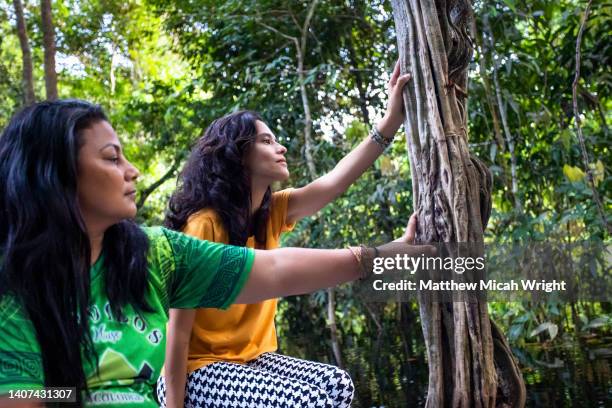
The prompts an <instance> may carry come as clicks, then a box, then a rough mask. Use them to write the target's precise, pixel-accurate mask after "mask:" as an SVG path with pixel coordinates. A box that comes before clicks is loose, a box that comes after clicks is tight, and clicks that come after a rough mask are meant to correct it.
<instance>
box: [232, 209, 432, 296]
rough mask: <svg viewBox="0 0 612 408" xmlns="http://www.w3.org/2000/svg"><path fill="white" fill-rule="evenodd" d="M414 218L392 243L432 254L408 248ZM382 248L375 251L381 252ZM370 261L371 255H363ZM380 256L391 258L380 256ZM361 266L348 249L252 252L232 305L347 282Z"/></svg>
mask: <svg viewBox="0 0 612 408" xmlns="http://www.w3.org/2000/svg"><path fill="white" fill-rule="evenodd" d="M416 224H417V223H416V215H413V216H412V217H410V220H409V222H408V225H407V227H406V231H405V232H404V235H403V236H402V237H401V238H399V239H397V240H395V241H394V242H396V243H404V244H405V246H404V247H403V248H402V247H401V246H398V245H396V246H394V250H397V249H398V248H401V252H402V253H406V254H408V255H409V256H420V255H421V254H432V253H433V251H435V249H434V247H431V246H428V245H410V243H412V242H413V241H414V236H415V232H416ZM383 247H384V246H383ZM383 247H378V248H379V249H380V248H383ZM364 255H367V256H368V257H372V256H373V253H369V254H364ZM379 255H380V256H383V257H384V256H391V255H392V254H387V253H385V252H380V254H379ZM362 271H363V270H362V266H361V265H360V264H359V262H358V261H357V259H356V257H355V256H354V255H353V253H352V252H351V251H350V250H349V249H305V248H281V249H272V250H263V251H262V250H258V251H255V261H254V262H253V267H252V269H251V273H250V275H249V279H248V280H247V282H246V284H245V286H244V288H243V289H242V292H241V293H240V295H239V296H238V298H237V299H236V301H235V303H255V302H260V301H262V300H264V299H271V298H276V297H280V296H291V295H300V294H303V293H310V292H314V291H315V290H319V289H324V288H328V287H331V286H335V285H338V284H340V283H344V282H349V281H352V280H355V279H358V278H359V277H361V276H362Z"/></svg>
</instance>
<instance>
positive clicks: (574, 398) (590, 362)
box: [347, 338, 612, 408]
mask: <svg viewBox="0 0 612 408" xmlns="http://www.w3.org/2000/svg"><path fill="white" fill-rule="evenodd" d="M513 351H514V353H515V356H516V357H517V358H518V359H519V361H520V365H521V367H522V369H523V376H524V378H525V382H526V385H527V407H589V408H590V407H610V408H612V338H604V339H582V340H580V341H566V342H562V341H557V342H555V343H553V344H552V345H548V346H543V345H540V344H534V345H532V346H527V347H525V348H523V349H514V350H513ZM393 356H396V357H397V358H394V357H393ZM354 357H356V356H354ZM401 357H402V350H400V349H399V348H396V347H391V348H390V349H385V352H384V353H383V354H379V355H378V357H374V358H371V359H368V360H370V361H369V363H370V364H371V363H373V362H374V361H377V363H376V364H377V367H376V370H375V371H374V370H373V371H370V372H369V373H366V372H364V371H361V372H359V370H357V371H353V369H355V368H357V367H356V366H355V365H353V367H347V369H348V370H349V371H352V372H351V375H352V377H353V380H354V381H355V385H356V389H357V396H356V401H355V402H354V404H353V407H385V408H395V407H422V406H424V405H425V395H426V389H427V363H426V361H425V359H424V356H423V355H420V356H418V355H417V356H414V357H413V358H411V359H409V360H408V361H407V362H405V361H401V362H400V361H399V360H400V359H401ZM357 358H358V357H357ZM361 358H363V354H362V355H361ZM351 360H352V361H351ZM351 362H352V363H353V364H355V360H353V359H352V358H350V357H349V365H352V364H350V363H351ZM364 363H365V361H364ZM370 367H371V366H370ZM368 371H369V370H368Z"/></svg>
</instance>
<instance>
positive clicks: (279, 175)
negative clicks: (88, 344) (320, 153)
mask: <svg viewBox="0 0 612 408" xmlns="http://www.w3.org/2000/svg"><path fill="white" fill-rule="evenodd" d="M408 79H409V75H404V76H400V72H399V64H397V65H396V67H395V70H394V72H393V74H392V76H391V79H390V81H389V86H388V88H389V89H388V92H389V102H388V107H387V112H386V115H385V116H384V118H383V119H382V120H381V121H380V122H379V123H378V124H377V126H376V127H375V128H374V129H373V132H372V134H371V136H370V137H368V138H366V139H365V140H364V141H363V142H362V143H360V144H359V146H357V147H356V148H355V149H354V150H353V151H352V152H350V153H349V154H348V155H347V156H346V157H344V158H343V159H342V160H341V161H340V162H339V163H338V165H337V166H336V167H335V168H334V169H333V170H332V171H331V172H330V173H328V174H326V175H324V176H322V177H320V178H319V179H317V180H315V181H313V182H312V183H310V184H308V185H306V186H304V187H301V188H297V189H286V190H282V191H279V192H275V193H272V191H271V188H270V185H271V184H272V183H273V182H277V181H281V182H282V181H285V180H287V178H288V177H289V171H288V169H287V162H286V160H285V157H284V154H285V152H286V149H285V147H283V146H282V145H281V144H279V143H278V142H277V140H276V138H275V136H274V134H273V132H272V131H271V130H270V129H269V128H268V126H267V125H266V124H265V123H264V121H263V119H262V118H261V117H260V116H259V115H258V114H257V113H255V112H250V111H241V112H236V113H233V114H230V115H227V116H224V117H222V118H220V119H217V120H215V121H214V122H213V123H212V124H211V125H210V126H209V127H208V128H207V129H206V131H205V133H204V135H203V136H202V137H201V138H200V139H199V140H198V142H197V143H196V145H195V147H194V148H193V150H192V152H191V155H190V157H189V159H188V161H187V164H186V165H185V167H184V169H183V170H182V172H181V175H180V177H179V183H178V187H177V189H176V191H175V193H174V194H173V195H172V197H171V199H170V205H169V212H168V214H167V217H166V226H168V227H169V228H171V229H174V230H177V231H183V232H185V233H187V234H189V235H193V236H196V237H197V238H200V239H206V240H210V241H215V242H221V243H226V244H233V245H239V246H247V247H250V248H257V249H274V248H276V247H278V245H279V238H280V235H281V233H284V232H287V231H290V230H291V229H292V228H293V225H294V224H295V222H296V221H298V220H300V219H301V218H303V217H306V216H309V215H312V214H314V213H316V212H317V211H319V210H320V209H321V208H323V207H324V206H325V205H327V204H328V203H330V202H331V201H332V200H334V199H335V198H336V197H338V196H339V195H340V194H342V193H344V191H346V189H347V188H348V187H349V186H350V185H351V184H352V183H353V182H354V181H355V180H356V179H357V178H358V177H359V176H360V175H361V174H362V173H363V172H364V171H365V170H366V169H367V168H368V167H370V166H371V165H372V163H373V162H374V161H375V160H376V158H377V157H378V156H379V155H380V154H381V153H382V152H383V150H384V148H385V147H386V146H387V145H388V144H390V142H391V140H392V139H393V136H394V135H395V133H396V132H397V130H398V129H399V127H400V126H401V124H402V122H403V118H404V115H403V103H402V89H403V87H404V85H405V84H406V82H407V81H408ZM313 271H314V270H313ZM276 306H277V300H276V299H271V300H266V301H263V302H259V303H254V304H235V305H233V306H231V307H230V308H229V309H228V310H225V311H220V310H216V309H198V310H197V311H194V310H171V312H170V324H169V341H168V343H167V352H166V363H165V376H164V377H162V378H160V380H159V382H158V396H159V397H160V401H161V402H162V405H163V404H164V403H166V404H167V405H168V406H172V407H174V406H182V405H183V403H185V405H187V406H199V405H202V401H208V402H209V403H212V406H231V407H249V406H251V405H250V404H251V403H252V401H253V400H254V401H258V402H259V403H261V404H262V405H263V406H291V407H293V406H295V407H300V406H302V405H300V401H303V400H308V401H322V402H320V404H321V405H320V406H333V407H339V408H344V407H348V406H350V403H351V401H352V398H353V391H354V387H353V383H352V381H351V378H350V376H349V375H348V374H347V373H346V372H345V371H343V370H341V369H340V368H338V367H335V366H332V365H328V364H321V363H316V362H311V361H305V360H300V359H297V358H293V357H288V356H283V355H280V354H277V353H275V351H276V349H277V338H276V330H275V326H274V317H275V313H276ZM186 376H187V386H185V381H186V380H185V377H186ZM185 393H186V395H185ZM211 401H214V402H211ZM278 401H286V402H285V403H280V402H278ZM302 404H303V403H302ZM316 406H319V405H316Z"/></svg>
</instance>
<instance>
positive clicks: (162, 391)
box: [157, 353, 354, 408]
mask: <svg viewBox="0 0 612 408" xmlns="http://www.w3.org/2000/svg"><path fill="white" fill-rule="evenodd" d="M353 392H354V387H353V381H352V380H351V377H350V376H349V375H348V374H347V373H346V371H343V370H341V369H339V368H338V367H335V366H332V365H329V364H322V363H316V362H312V361H306V360H300V359H298V358H294V357H287V356H283V355H280V354H276V353H264V354H262V355H261V356H259V357H258V358H256V359H255V360H253V361H250V362H248V363H247V364H246V365H243V364H234V363H224V362H220V363H214V364H209V365H207V366H204V367H202V368H200V369H198V370H196V371H194V372H192V373H190V374H189V377H188V378H187V386H186V388H185V407H189V408H191V407H206V408H221V407H224V408H225V407H231V408H251V407H257V408H260V407H262V408H263V407H283V408H285V407H287V408H307V407H308V408H319V407H320V408H332V407H334V408H346V407H350V405H351V401H352V400H353ZM157 396H158V399H159V401H160V404H161V406H162V407H165V406H166V384H165V381H164V378H163V377H160V378H159V380H158V381H157Z"/></svg>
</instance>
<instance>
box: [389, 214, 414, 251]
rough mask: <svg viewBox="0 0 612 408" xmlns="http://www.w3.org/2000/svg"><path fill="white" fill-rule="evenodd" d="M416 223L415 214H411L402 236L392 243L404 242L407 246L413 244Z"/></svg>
mask: <svg viewBox="0 0 612 408" xmlns="http://www.w3.org/2000/svg"><path fill="white" fill-rule="evenodd" d="M417 221H418V220H417V213H412V215H411V216H410V219H408V224H407V225H406V230H405V231H404V235H402V236H401V237H399V238H398V239H396V240H395V241H393V242H405V243H407V244H414V237H416V229H417Z"/></svg>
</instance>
